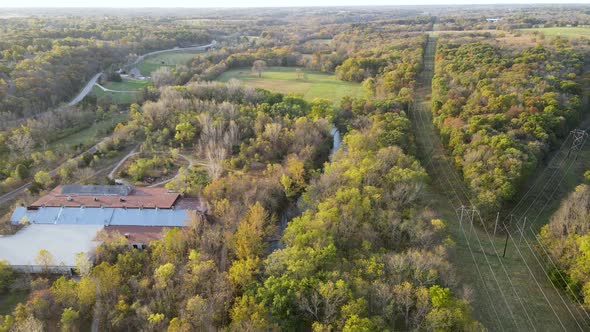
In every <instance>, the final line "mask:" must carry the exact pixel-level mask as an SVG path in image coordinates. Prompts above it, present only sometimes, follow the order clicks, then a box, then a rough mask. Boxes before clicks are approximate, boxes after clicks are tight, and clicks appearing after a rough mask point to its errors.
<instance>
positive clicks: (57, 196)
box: [29, 186, 180, 209]
mask: <svg viewBox="0 0 590 332" xmlns="http://www.w3.org/2000/svg"><path fill="white" fill-rule="evenodd" d="M179 197H180V194H179V193H173V192H168V190H167V189H166V188H145V187H135V188H130V190H129V192H128V194H127V195H101V194H96V193H93V194H87V193H83V194H76V193H67V194H66V193H63V186H58V187H56V188H55V189H53V190H52V191H50V192H49V193H48V194H47V195H45V196H43V197H41V198H39V199H38V200H37V201H36V202H34V203H33V204H31V205H30V206H29V208H32V209H35V208H39V207H44V206H45V207H61V206H66V207H81V206H84V207H105V208H142V207H143V208H160V209H170V208H172V207H173V206H174V204H175V203H176V200H178V198H179Z"/></svg>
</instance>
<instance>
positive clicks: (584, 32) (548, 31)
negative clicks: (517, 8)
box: [520, 27, 590, 38]
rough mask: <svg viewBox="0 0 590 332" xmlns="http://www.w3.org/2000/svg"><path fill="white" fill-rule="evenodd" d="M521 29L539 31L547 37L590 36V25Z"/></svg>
mask: <svg viewBox="0 0 590 332" xmlns="http://www.w3.org/2000/svg"><path fill="white" fill-rule="evenodd" d="M520 31H526V32H534V31H539V32H542V33H543V34H545V36H547V37H565V38H579V37H587V38H590V27H587V28H584V27H555V28H534V29H521V30H520Z"/></svg>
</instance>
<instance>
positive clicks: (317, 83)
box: [217, 67, 364, 103]
mask: <svg viewBox="0 0 590 332" xmlns="http://www.w3.org/2000/svg"><path fill="white" fill-rule="evenodd" d="M295 69H296V68H293V67H270V68H268V69H267V70H265V71H264V72H263V73H262V77H260V78H259V77H258V74H257V73H252V71H251V69H250V68H238V69H232V70H229V71H226V72H225V73H223V74H221V75H220V76H219V77H218V78H217V80H218V81H221V82H227V81H229V80H230V79H232V78H234V79H238V80H240V81H242V82H244V84H246V85H249V86H253V87H256V88H263V89H267V90H271V91H277V92H281V93H297V94H301V95H303V97H304V98H305V99H306V100H313V99H314V98H326V99H329V100H331V101H333V102H334V103H338V102H339V101H340V99H341V98H342V97H344V96H346V95H350V96H352V97H363V96H364V91H363V89H362V87H361V85H360V84H359V83H353V82H345V81H340V80H338V79H336V76H335V75H332V74H326V73H320V72H313V71H304V78H302V79H297V73H296V72H295Z"/></svg>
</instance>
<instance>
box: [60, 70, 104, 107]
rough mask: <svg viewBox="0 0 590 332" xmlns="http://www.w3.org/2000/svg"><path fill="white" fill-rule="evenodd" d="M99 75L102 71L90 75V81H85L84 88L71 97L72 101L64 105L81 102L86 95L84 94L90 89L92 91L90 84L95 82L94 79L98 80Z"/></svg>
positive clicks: (68, 105)
mask: <svg viewBox="0 0 590 332" xmlns="http://www.w3.org/2000/svg"><path fill="white" fill-rule="evenodd" d="M100 75H102V72H100V73H97V74H96V75H94V76H92V78H91V79H90V81H88V83H86V85H85V86H84V89H82V91H80V93H79V94H78V95H77V96H76V97H75V98H74V99H72V101H70V102H69V103H68V104H67V105H66V106H67V107H70V106H74V105H76V104H77V103H79V102H81V101H82V99H84V97H86V95H87V94H89V93H90V91H92V86H93V85H94V83H96V81H98V78H99V77H100Z"/></svg>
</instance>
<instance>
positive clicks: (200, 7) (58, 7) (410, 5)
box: [0, 1, 590, 10]
mask: <svg viewBox="0 0 590 332" xmlns="http://www.w3.org/2000/svg"><path fill="white" fill-rule="evenodd" d="M495 5H502V6H521V5H527V6H538V5H545V6H547V5H559V6H567V5H589V6H590V1H589V2H567V3H561V2H516V3H514V2H489V3H471V4H466V3H438V4H434V3H430V4H395V5H389V4H387V5H386V4H373V5H361V4H359V5H302V6H293V5H288V6H280V5H279V6H275V5H273V6H215V7H214V6H205V7H203V6H77V7H75V6H0V10H1V9H97V8H100V9H232V8H235V9H241V8H351V7H364V8H367V7H447V6H473V7H475V6H495Z"/></svg>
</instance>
